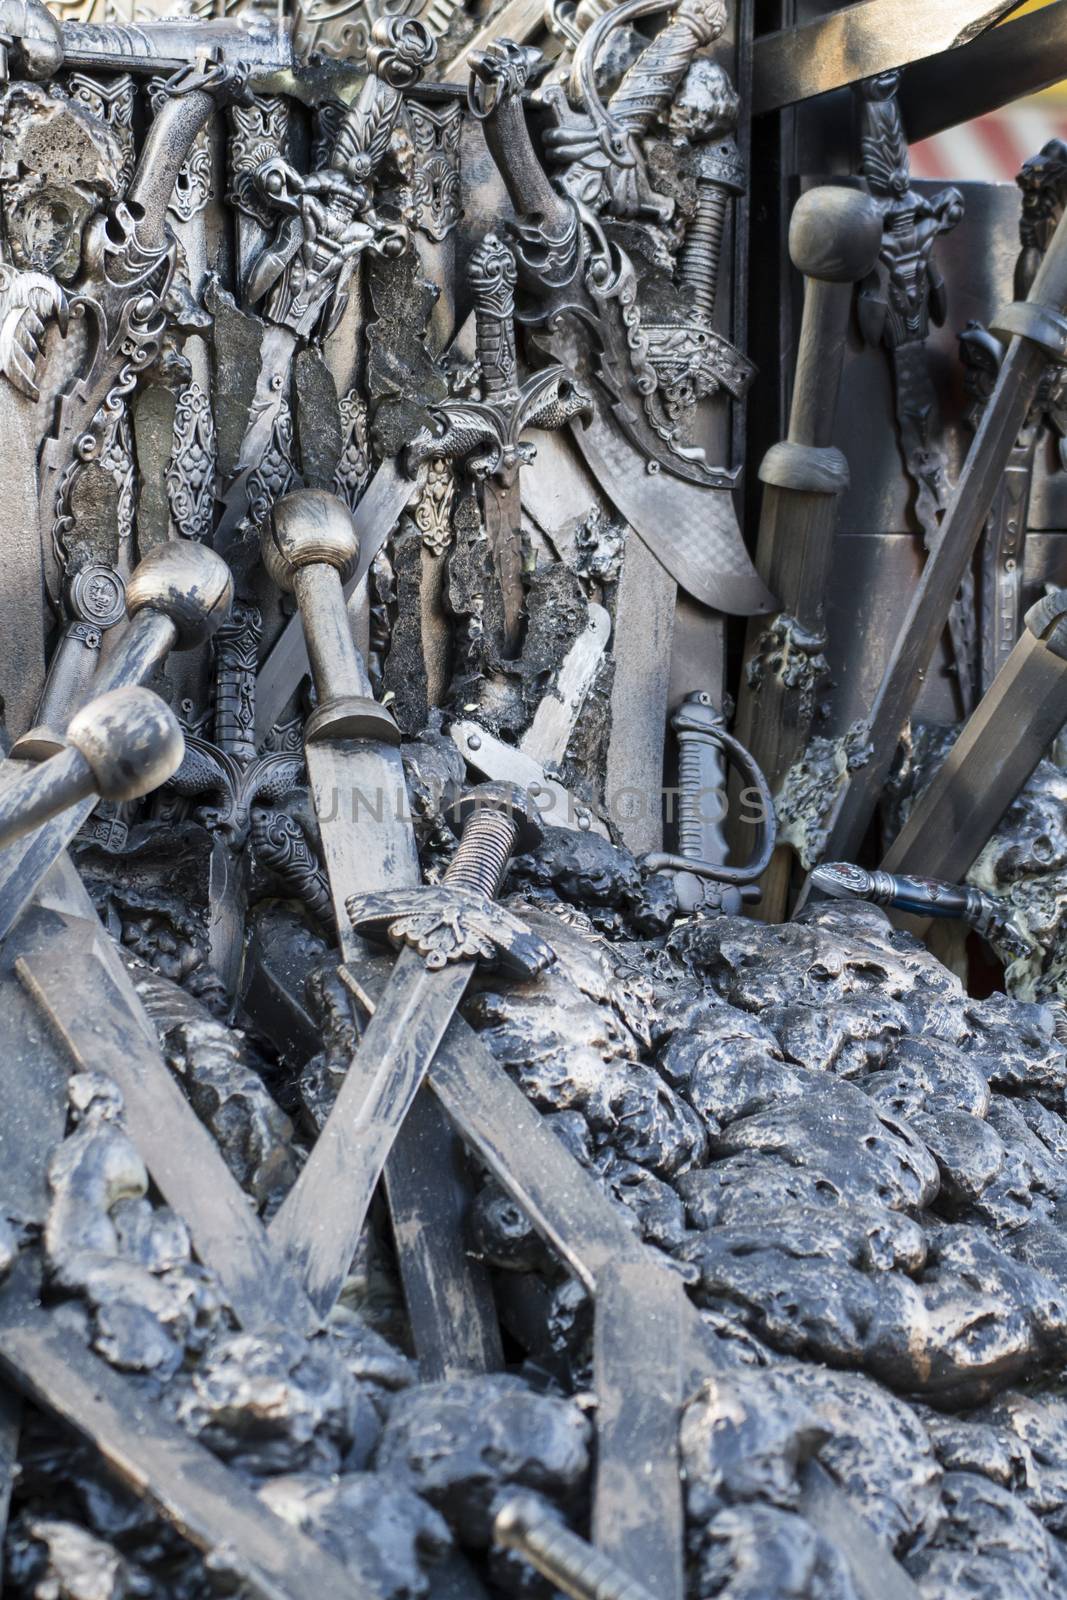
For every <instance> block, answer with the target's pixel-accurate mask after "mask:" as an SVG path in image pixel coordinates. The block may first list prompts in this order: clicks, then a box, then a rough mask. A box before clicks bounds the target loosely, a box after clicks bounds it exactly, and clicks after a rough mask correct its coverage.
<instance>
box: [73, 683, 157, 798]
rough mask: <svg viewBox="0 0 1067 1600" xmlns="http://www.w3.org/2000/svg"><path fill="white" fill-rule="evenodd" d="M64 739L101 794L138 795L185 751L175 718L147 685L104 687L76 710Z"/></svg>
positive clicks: (154, 783)
mask: <svg viewBox="0 0 1067 1600" xmlns="http://www.w3.org/2000/svg"><path fill="white" fill-rule="evenodd" d="M67 741H68V743H70V744H72V745H73V746H74V747H75V749H76V750H78V751H80V753H81V754H82V755H83V756H84V757H85V760H86V761H87V762H88V764H89V767H90V768H91V770H92V774H93V779H94V785H95V788H96V792H97V794H99V795H100V796H101V797H102V798H103V799H104V800H113V801H121V800H138V799H140V797H141V795H143V794H150V793H151V791H152V790H153V789H158V788H159V786H160V784H161V783H166V781H167V779H168V778H170V777H173V775H174V773H175V772H177V770H178V768H179V767H180V766H181V762H182V757H183V755H184V754H185V739H184V737H183V735H182V730H181V728H180V727H179V726H178V722H177V719H176V717H175V715H174V713H173V711H172V710H171V709H170V707H169V706H168V705H167V703H166V701H164V700H161V699H160V698H159V695H158V694H153V692H152V690H151V689H141V688H125V689H109V690H108V691H107V692H106V693H104V694H101V695H98V696H97V698H96V699H95V700H90V702H89V704H88V705H87V706H83V707H82V709H81V710H80V711H79V712H77V713H76V714H75V715H74V717H73V718H72V719H71V722H70V726H69V727H68V729H67Z"/></svg>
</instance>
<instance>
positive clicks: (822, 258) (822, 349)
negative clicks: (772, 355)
mask: <svg viewBox="0 0 1067 1600" xmlns="http://www.w3.org/2000/svg"><path fill="white" fill-rule="evenodd" d="M881 245H882V213H881V210H880V209H879V207H878V205H877V203H876V202H875V201H874V200H872V199H871V196H870V195H869V194H864V192H863V191H862V190H861V189H839V188H835V187H833V186H831V185H826V186H824V187H822V188H818V189H809V190H808V192H807V194H804V195H801V197H800V199H799V200H798V201H797V203H796V205H795V206H794V208H793V215H792V219H791V220H790V224H789V254H790V258H791V259H792V262H793V265H794V267H796V269H797V271H798V272H801V273H803V275H804V278H805V284H804V315H803V321H802V323H801V330H800V348H799V351H798V354H797V367H796V380H795V382H794V386H793V404H792V409H791V411H790V417H789V440H790V442H791V443H792V444H797V445H807V446H812V447H816V448H825V447H826V446H829V445H830V444H831V442H832V440H833V427H834V413H835V411H836V410H837V397H838V391H839V390H840V387H841V372H842V368H843V363H844V357H845V345H846V336H847V333H848V322H849V317H850V316H851V314H852V296H853V285H854V284H857V283H859V282H861V281H862V280H863V279H864V278H866V277H867V276H868V274H869V273H871V272H873V271H874V268H875V267H876V266H877V264H878V253H879V251H880V249H881Z"/></svg>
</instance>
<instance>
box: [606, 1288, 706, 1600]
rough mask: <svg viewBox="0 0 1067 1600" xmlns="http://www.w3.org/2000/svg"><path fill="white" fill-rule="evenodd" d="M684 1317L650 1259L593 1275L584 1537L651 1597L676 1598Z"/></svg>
mask: <svg viewBox="0 0 1067 1600" xmlns="http://www.w3.org/2000/svg"><path fill="white" fill-rule="evenodd" d="M672 1278H673V1282H672ZM685 1320H686V1312H685V1289H684V1287H683V1285H682V1280H681V1278H679V1277H677V1276H675V1275H673V1274H665V1273H664V1272H663V1271H662V1270H661V1269H660V1268H659V1267H657V1266H656V1265H655V1264H654V1263H653V1262H652V1261H651V1260H648V1261H643V1262H637V1261H623V1262H619V1263H618V1264H616V1265H613V1266H611V1267H609V1268H608V1269H607V1270H606V1271H605V1272H603V1273H602V1274H601V1277H600V1285H599V1288H598V1291H597V1297H596V1316H595V1321H594V1325H593V1374H594V1379H595V1384H596V1402H597V1405H596V1437H597V1451H596V1482H595V1486H594V1491H593V1543H594V1544H595V1545H596V1546H597V1548H598V1549H599V1550H603V1551H604V1553H605V1555H609V1556H611V1558H612V1559H613V1560H614V1561H616V1562H617V1563H618V1564H619V1566H620V1567H622V1568H623V1570H624V1571H626V1572H627V1573H629V1575H630V1576H631V1577H633V1578H636V1579H637V1581H638V1582H639V1583H641V1584H644V1586H645V1587H646V1588H647V1589H648V1590H649V1591H650V1593H652V1594H654V1595H657V1596H658V1597H659V1600H684V1597H685V1549H684V1541H685V1508H684V1505H683V1502H682V1480H681V1476H680V1472H679V1457H678V1429H679V1424H680V1421H681V1407H682V1337H683V1335H682V1326H683V1323H684V1321H685Z"/></svg>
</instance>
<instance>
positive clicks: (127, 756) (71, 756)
mask: <svg viewBox="0 0 1067 1600" xmlns="http://www.w3.org/2000/svg"><path fill="white" fill-rule="evenodd" d="M67 744H68V748H67V749H65V750H60V751H57V753H56V754H55V755H54V756H49V757H48V759H47V760H46V761H42V762H40V763H38V765H37V766H35V767H32V768H31V769H30V770H29V771H28V772H27V773H26V775H25V777H23V778H20V779H18V780H17V781H16V782H15V783H13V784H12V785H11V787H10V788H8V789H5V790H4V791H3V793H2V794H0V848H2V847H3V846H5V845H9V844H11V843H12V842H13V840H15V839H19V838H21V837H22V835H23V834H24V833H28V832H29V831H30V829H31V828H36V827H39V826H40V825H41V824H42V823H44V822H47V821H48V820H49V818H51V817H54V816H56V815H57V813H59V812H61V811H66V810H67V809H68V808H69V807H70V806H74V805H77V804H78V802H79V801H80V800H85V799H88V798H89V796H92V797H93V798H94V800H111V801H123V800H139V799H140V798H141V796H142V795H145V794H150V793H151V791H152V790H153V789H158V788H159V785H160V784H161V783H166V781H167V779H168V778H169V777H170V776H171V774H172V773H174V772H176V771H177V770H178V767H179V766H180V764H181V759H182V756H183V755H184V753H185V740H184V739H183V737H182V730H181V728H180V727H179V726H178V722H177V719H176V718H175V716H174V713H173V711H171V709H170V707H169V706H168V705H167V704H166V702H165V701H163V700H161V699H160V698H159V696H158V694H153V693H152V691H151V689H139V688H129V689H111V690H110V691H109V692H108V693H106V694H102V695H99V696H98V697H97V698H96V699H95V700H91V701H90V702H89V704H88V705H87V706H85V707H84V708H83V709H82V710H81V711H79V712H78V713H77V714H76V715H75V716H74V718H73V719H72V720H71V724H70V726H69V728H68V729H67Z"/></svg>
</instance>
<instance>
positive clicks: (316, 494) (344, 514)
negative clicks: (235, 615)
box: [263, 489, 400, 744]
mask: <svg viewBox="0 0 1067 1600" xmlns="http://www.w3.org/2000/svg"><path fill="white" fill-rule="evenodd" d="M358 560H359V539H358V537H357V535H356V530H355V526H354V524H353V522H352V516H351V513H350V512H349V510H348V507H347V506H346V505H345V503H344V501H343V500H339V499H338V498H337V496H336V495H333V494H327V493H326V491H325V490H322V489H297V490H295V491H294V492H293V493H292V494H287V495H284V496H283V497H282V499H280V500H279V501H278V502H277V504H276V505H275V507H274V510H273V512H272V514H271V517H270V520H269V522H268V524H267V526H266V528H265V529H264V533H263V563H264V565H265V567H266V569H267V571H268V573H269V574H270V576H271V577H272V578H273V580H274V582H275V583H276V584H277V585H278V587H279V588H280V589H284V590H286V592H288V593H292V594H294V595H295V596H296V603H297V605H298V606H299V607H300V616H301V619H302V620H303V624H304V637H305V639H306V640H307V648H308V660H309V662H310V664H311V676H312V679H313V681H314V684H315V695H316V698H317V700H318V705H317V706H316V708H315V710H314V712H313V713H312V715H311V716H310V717H309V718H308V722H307V726H306V728H305V730H304V739H305V741H306V742H307V743H308V744H313V743H315V742H316V741H319V740H334V739H377V740H380V741H382V742H383V743H386V744H399V743H400V730H399V729H398V728H397V725H396V723H395V722H394V721H393V719H392V717H391V716H390V715H389V713H388V711H386V710H384V708H383V707H382V706H380V705H379V704H378V703H377V701H376V700H375V699H374V696H373V694H372V692H371V684H370V679H369V678H368V676H367V669H366V667H365V666H364V664H363V658H362V656H361V655H360V653H359V651H358V650H357V649H356V646H355V643H354V642H353V639H352V630H351V627H350V625H349V620H348V610H347V607H346V605H345V596H344V584H345V581H346V580H347V579H348V578H350V577H351V575H352V574H353V572H355V570H356V563H357V562H358Z"/></svg>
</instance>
